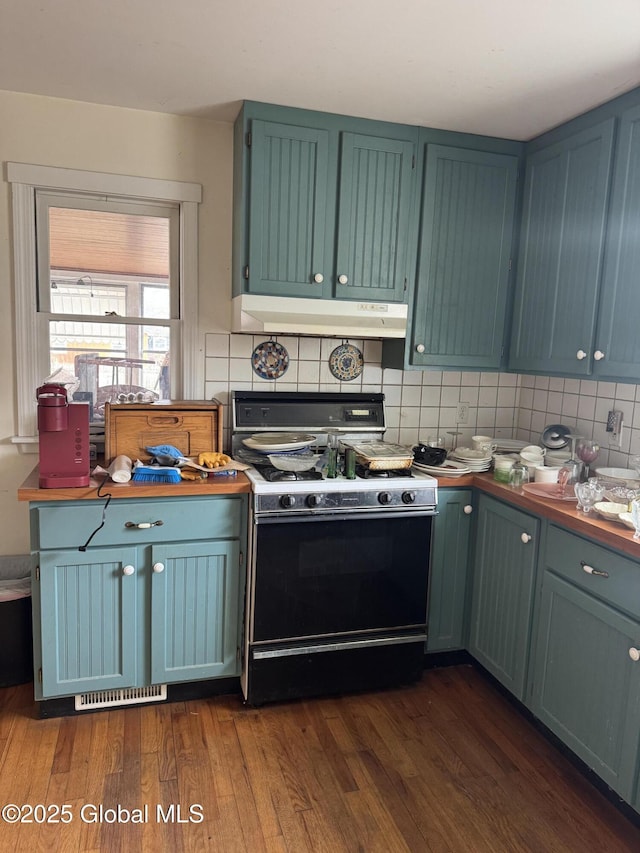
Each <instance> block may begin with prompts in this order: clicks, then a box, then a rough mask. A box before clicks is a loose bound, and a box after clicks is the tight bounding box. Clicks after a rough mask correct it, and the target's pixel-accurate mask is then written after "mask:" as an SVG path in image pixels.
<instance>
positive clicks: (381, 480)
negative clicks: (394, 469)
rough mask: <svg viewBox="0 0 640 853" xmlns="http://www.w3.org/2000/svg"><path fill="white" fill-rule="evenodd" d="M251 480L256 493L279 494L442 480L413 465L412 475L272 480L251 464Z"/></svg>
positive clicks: (384, 487) (405, 486) (433, 484)
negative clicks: (350, 478)
mask: <svg viewBox="0 0 640 853" xmlns="http://www.w3.org/2000/svg"><path fill="white" fill-rule="evenodd" d="M244 473H245V474H246V475H247V477H248V478H249V479H250V480H251V483H252V486H253V491H254V492H255V493H256V494H278V493H282V492H287V493H292V494H302V493H304V494H308V493H310V492H314V491H317V492H345V491H349V490H353V491H358V492H369V491H371V492H374V491H375V492H382V491H385V490H387V489H411V488H416V487H419V488H424V487H426V486H430V487H433V488H437V485H438V481H437V479H436V478H435V477H431V476H430V475H429V474H425V473H423V472H421V471H418V470H416V469H415V468H413V469H412V471H411V473H412V475H413V476H411V477H393V476H391V477H365V478H363V477H356V479H355V480H348V479H347V478H346V477H345V476H344V475H340V476H338V477H334V478H331V479H329V478H324V479H322V480H276V481H275V482H270V481H269V480H265V478H264V477H263V476H262V474H260V472H259V471H257V470H256V469H255V468H249V469H248V470H247V471H245V472H244Z"/></svg>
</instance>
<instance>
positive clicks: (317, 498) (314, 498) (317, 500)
mask: <svg viewBox="0 0 640 853" xmlns="http://www.w3.org/2000/svg"><path fill="white" fill-rule="evenodd" d="M321 503H322V495H307V506H310V507H314V506H320V504H321Z"/></svg>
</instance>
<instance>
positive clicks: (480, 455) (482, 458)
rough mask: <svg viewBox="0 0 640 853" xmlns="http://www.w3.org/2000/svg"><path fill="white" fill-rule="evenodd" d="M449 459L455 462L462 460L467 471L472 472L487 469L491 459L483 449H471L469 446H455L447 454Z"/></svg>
mask: <svg viewBox="0 0 640 853" xmlns="http://www.w3.org/2000/svg"><path fill="white" fill-rule="evenodd" d="M449 459H452V460H454V461H455V462H463V463H464V464H465V465H466V466H467V468H468V469H469V471H472V472H474V473H477V472H480V471H488V470H489V468H490V467H491V462H492V461H493V459H492V457H491V456H487V455H486V453H485V452H484V451H483V450H473V449H472V448H471V447H456V448H455V450H452V451H451V453H450V454H449Z"/></svg>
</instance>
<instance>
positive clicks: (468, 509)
mask: <svg viewBox="0 0 640 853" xmlns="http://www.w3.org/2000/svg"><path fill="white" fill-rule="evenodd" d="M462 512H463V513H464V514H465V515H471V513H472V512H473V507H472V506H471V504H467V505H466V506H465V507H463V508H462Z"/></svg>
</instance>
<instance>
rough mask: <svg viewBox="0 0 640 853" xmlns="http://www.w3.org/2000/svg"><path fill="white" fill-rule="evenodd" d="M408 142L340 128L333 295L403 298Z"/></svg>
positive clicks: (408, 199)
mask: <svg viewBox="0 0 640 853" xmlns="http://www.w3.org/2000/svg"><path fill="white" fill-rule="evenodd" d="M413 163H414V146H413V145H412V143H411V142H405V141H403V140H401V139H384V138H377V137H373V136H363V135H362V134H355V133H343V134H341V146H340V180H339V184H338V188H339V193H338V228H337V243H336V265H335V287H334V291H333V293H334V295H335V296H337V297H338V298H339V299H373V300H381V301H384V302H402V301H403V300H404V293H405V283H406V278H407V249H408V245H409V240H408V237H409V215H410V213H411V199H412V196H413V169H414V166H413Z"/></svg>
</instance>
